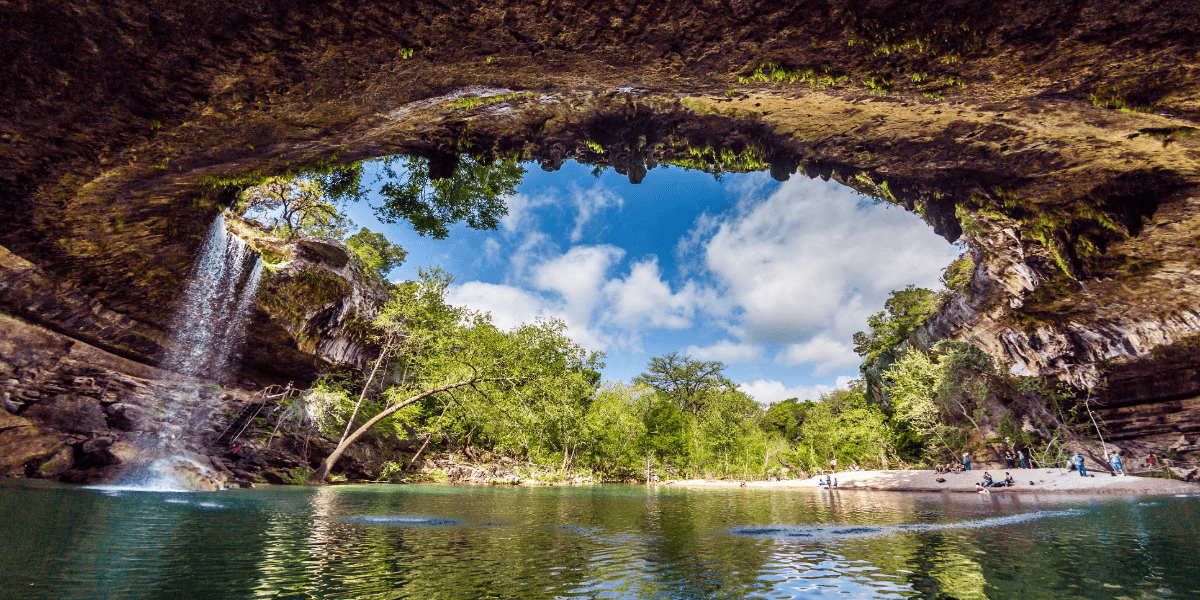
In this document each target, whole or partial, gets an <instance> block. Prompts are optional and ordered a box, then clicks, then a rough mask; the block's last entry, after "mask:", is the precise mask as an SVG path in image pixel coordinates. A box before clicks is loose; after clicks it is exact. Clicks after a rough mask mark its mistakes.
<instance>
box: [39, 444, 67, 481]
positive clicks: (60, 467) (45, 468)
mask: <svg viewBox="0 0 1200 600" xmlns="http://www.w3.org/2000/svg"><path fill="white" fill-rule="evenodd" d="M74 466H75V451H74V449H72V448H71V447H70V446H63V448H62V450H59V451H58V452H56V453H55V454H54V456H51V457H50V460H47V461H46V462H44V463H42V464H41V465H40V466H38V469H37V470H38V476H40V477H54V476H56V475H60V474H62V473H63V472H64V471H68V470H70V469H71V468H72V467H74Z"/></svg>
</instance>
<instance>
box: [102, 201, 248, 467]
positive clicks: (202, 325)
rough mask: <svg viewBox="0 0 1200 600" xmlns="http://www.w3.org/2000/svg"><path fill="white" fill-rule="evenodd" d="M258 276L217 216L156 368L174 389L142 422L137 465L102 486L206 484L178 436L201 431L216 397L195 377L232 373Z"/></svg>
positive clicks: (199, 459)
mask: <svg viewBox="0 0 1200 600" xmlns="http://www.w3.org/2000/svg"><path fill="white" fill-rule="evenodd" d="M261 276H262V257H261V256H259V255H258V253H256V252H254V251H253V250H251V248H250V247H249V246H248V245H247V244H246V243H245V242H243V241H242V240H241V239H240V238H238V237H237V236H235V235H231V234H230V233H229V232H228V231H226V229H225V216H224V215H220V216H218V217H217V219H216V221H214V222H213V225H212V227H211V228H210V229H209V231H208V236H207V237H206V238H205V240H204V245H203V246H201V247H200V254H199V255H198V256H197V257H196V263H195V265H194V266H193V269H192V275H191V278H190V279H189V280H188V283H187V285H186V286H185V288H184V291H183V298H182V302H181V303H180V305H179V308H178V309H177V311H176V313H175V317H174V319H173V321H172V324H171V330H170V332H171V340H170V343H169V344H168V347H167V352H166V355H165V356H164V357H163V360H162V364H161V366H162V367H163V368H164V369H167V370H170V371H174V372H175V373H178V374H179V375H181V376H182V377H181V382H180V384H181V385H180V386H179V387H180V388H181V389H179V391H176V392H174V393H171V394H168V395H166V396H165V397H164V398H162V404H161V405H160V406H159V407H157V409H156V410H155V414H156V417H155V418H154V419H153V420H150V419H147V421H146V422H145V423H143V431H142V439H141V444H140V446H141V451H140V455H139V460H138V464H136V465H134V466H133V468H132V469H131V470H129V471H126V472H125V473H123V474H122V475H121V476H120V477H118V480H117V482H116V485H115V486H108V487H115V488H118V489H139V490H149V491H177V490H181V489H195V488H196V487H202V486H197V485H196V481H197V480H200V481H203V480H206V479H208V475H209V474H210V473H209V469H208V467H206V466H205V465H204V464H203V463H204V462H207V459H205V458H204V457H203V456H201V455H199V454H197V453H195V452H190V451H189V448H188V446H189V445H190V444H189V443H188V440H186V439H185V438H186V437H187V434H193V435H195V434H198V433H199V432H201V431H202V430H203V429H204V427H203V426H204V425H206V424H207V423H208V420H209V416H210V415H211V413H212V404H213V401H212V397H213V396H214V395H216V393H214V390H213V389H210V388H209V387H208V386H205V385H202V383H203V382H202V381H196V379H201V380H205V379H206V380H209V381H216V382H220V381H223V380H225V379H226V377H227V375H228V373H230V372H232V371H234V369H232V368H230V367H232V366H233V363H234V362H235V358H236V356H237V352H238V351H239V350H240V348H241V346H242V344H243V342H244V341H245V333H246V321H247V320H248V319H249V316H250V310H251V308H252V307H253V305H254V298H255V296H256V295H257V293H258V284H259V281H260V279H261ZM185 432H186V433H185ZM189 481H190V483H189Z"/></svg>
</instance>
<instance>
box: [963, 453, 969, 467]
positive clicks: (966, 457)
mask: <svg viewBox="0 0 1200 600" xmlns="http://www.w3.org/2000/svg"><path fill="white" fill-rule="evenodd" d="M963 470H964V471H970V470H971V453H970V452H963Z"/></svg>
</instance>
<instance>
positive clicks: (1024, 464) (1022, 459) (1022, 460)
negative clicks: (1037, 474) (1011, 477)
mask: <svg viewBox="0 0 1200 600" xmlns="http://www.w3.org/2000/svg"><path fill="white" fill-rule="evenodd" d="M1017 460H1018V461H1019V462H1020V463H1021V468H1022V469H1028V468H1029V461H1027V460H1025V451H1024V450H1017Z"/></svg>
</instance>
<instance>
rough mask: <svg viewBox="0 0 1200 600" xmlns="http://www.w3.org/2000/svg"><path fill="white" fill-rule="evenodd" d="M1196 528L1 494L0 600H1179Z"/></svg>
mask: <svg viewBox="0 0 1200 600" xmlns="http://www.w3.org/2000/svg"><path fill="white" fill-rule="evenodd" d="M1197 517H1200V501H1197V500H1196V499H1174V498H1166V499H1161V500H1154V501H1153V502H1147V501H1138V500H1123V499H1111V500H1103V501H1087V500H1080V499H1076V498H1061V497H1060V498H1052V497H1031V496H1022V497H1015V496H1010V497H1005V498H996V497H992V498H984V497H976V496H974V495H967V496H958V495H950V494H941V495H930V496H922V495H901V494H883V493H866V492H834V493H832V494H830V493H829V492H826V491H815V490H814V491H810V490H791V491H777V490H741V489H739V490H686V489H671V488H666V487H665V486H663V487H660V488H659V489H657V490H656V489H653V488H650V489H647V488H644V487H638V486H605V487H597V488H551V489H530V488H515V489H514V488H464V487H451V486H378V487H340V488H319V489H301V488H272V489H258V490H240V491H227V492H220V493H212V494H148V493H135V492H110V493H107V494H104V493H99V492H97V491H94V490H84V489H77V488H66V487H57V486H46V485H35V486H26V485H13V484H12V483H11V482H9V483H6V484H4V485H0V525H2V527H0V546H2V547H3V548H4V550H5V551H4V554H3V558H2V559H0V560H2V561H3V569H2V570H0V590H4V591H5V592H4V594H0V595H12V596H14V597H18V596H19V597H30V598H43V597H44V598H189V597H221V598H260V597H261V598H418V597H419V598H743V597H758V598H817V597H831V596H838V597H850V598H959V599H964V600H965V599H967V598H992V599H996V598H1021V599H1022V600H1025V599H1028V598H1111V599H1114V600H1115V599H1117V598H1188V597H1197V595H1198V594H1200V589H1198V588H1197V582H1200V566H1198V565H1197V561H1196V560H1195V557H1194V549H1195V548H1196V547H1197V546H1198V545H1200V531H1198V530H1197V525H1196V523H1197V522H1200V519H1197ZM797 532H800V533H806V534H809V535H806V536H800V535H792V534H795V533H797Z"/></svg>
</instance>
